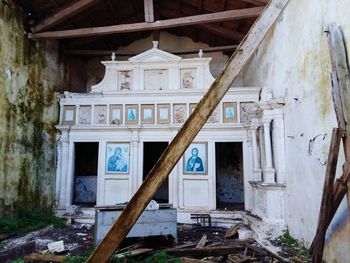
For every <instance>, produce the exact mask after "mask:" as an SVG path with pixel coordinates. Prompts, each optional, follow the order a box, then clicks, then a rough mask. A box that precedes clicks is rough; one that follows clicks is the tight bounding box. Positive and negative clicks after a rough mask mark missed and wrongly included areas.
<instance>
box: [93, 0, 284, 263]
mask: <svg viewBox="0 0 350 263" xmlns="http://www.w3.org/2000/svg"><path fill="white" fill-rule="evenodd" d="M287 3H288V0H271V2H270V4H269V5H268V6H267V8H266V9H265V11H264V12H263V13H262V15H261V16H260V18H258V19H257V21H256V23H255V24H254V25H253V26H252V27H251V29H250V33H249V34H248V35H247V36H246V38H245V39H244V40H243V42H242V43H241V44H240V45H239V47H238V48H237V50H236V51H235V53H234V54H233V55H232V57H231V58H230V59H229V61H228V63H227V64H226V66H225V69H224V70H223V72H222V73H221V75H220V76H219V78H218V79H217V80H216V81H214V83H213V84H212V85H211V87H210V88H209V90H208V92H207V93H206V94H205V95H204V97H203V98H202V99H201V100H200V102H199V103H198V105H197V107H196V108H195V110H194V111H193V113H192V114H191V115H190V117H189V118H188V119H187V121H186V122H185V123H184V125H183V126H182V128H181V129H180V131H179V132H178V134H177V135H176V136H175V138H174V139H173V141H172V142H171V143H170V144H169V146H168V147H167V148H166V150H165V151H164V153H163V154H162V156H161V157H160V159H159V160H158V161H157V163H156V164H155V166H154V167H153V168H152V170H151V171H150V172H149V174H148V176H147V177H146V179H145V180H144V181H143V183H142V185H141V186H140V188H139V189H138V191H137V192H136V194H135V195H134V196H133V197H132V198H131V200H130V202H129V203H128V205H127V206H126V207H125V209H124V210H123V212H122V213H121V215H120V216H119V218H118V219H117V220H116V222H115V223H114V224H113V226H112V227H111V229H110V230H109V231H108V233H107V234H106V236H105V237H104V239H103V240H102V242H101V243H100V244H99V245H98V246H97V247H96V249H95V250H94V252H93V253H92V254H91V256H90V257H89V259H88V260H87V262H89V263H97V262H98V263H103V262H107V260H108V259H109V258H110V257H111V255H112V254H113V252H114V251H115V250H116V249H117V248H118V246H119V245H120V244H121V242H122V241H123V239H124V238H125V236H126V235H127V234H128V232H129V231H130V229H131V228H132V226H133V225H134V224H135V222H136V221H137V219H138V218H139V216H140V215H141V213H142V212H143V210H144V209H145V208H146V206H147V205H148V203H149V202H150V201H151V199H152V198H153V196H154V195H155V193H156V192H157V190H158V189H159V188H160V186H161V185H162V184H163V182H164V181H165V179H166V178H167V176H168V175H169V174H170V172H171V171H172V170H173V168H174V167H175V165H176V164H177V162H178V161H179V160H180V158H181V157H182V156H183V154H184V152H185V150H186V149H187V147H188V146H189V145H190V144H191V143H192V141H193V139H194V138H195V137H196V136H197V134H198V132H199V131H200V130H201V128H202V127H203V125H204V124H205V123H206V121H207V119H208V118H209V116H210V115H211V113H212V112H213V111H214V110H215V108H216V107H217V105H218V104H219V102H220V101H221V99H222V98H223V97H224V95H225V94H226V92H227V91H228V89H229V88H230V86H231V84H232V82H233V81H234V80H235V79H236V78H237V77H238V75H239V74H240V72H241V71H242V69H243V68H244V66H245V65H246V63H247V62H248V61H249V60H250V58H251V57H252V56H253V55H254V53H255V51H256V49H257V47H258V46H259V44H260V43H261V41H262V40H263V39H264V37H265V36H266V34H267V32H268V31H269V30H270V28H271V27H272V25H273V24H274V23H275V21H276V20H277V18H278V17H279V16H280V14H281V12H282V10H283V9H284V8H285V7H286V5H287Z"/></svg>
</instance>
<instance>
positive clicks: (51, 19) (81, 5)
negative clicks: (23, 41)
mask: <svg viewBox="0 0 350 263" xmlns="http://www.w3.org/2000/svg"><path fill="white" fill-rule="evenodd" d="M99 1H101V0H80V1H76V2H75V3H73V4H71V5H69V6H67V7H65V8H63V9H62V10H60V11H58V12H57V13H55V14H51V15H50V16H48V17H47V18H45V19H44V20H43V21H41V22H39V23H38V24H37V25H34V26H33V27H31V30H32V32H33V33H37V32H40V31H43V30H46V29H49V28H52V27H54V26H55V25H57V24H59V23H61V22H63V21H65V20H67V19H69V18H71V17H72V16H74V15H76V14H78V13H80V12H82V11H84V10H85V9H86V8H88V7H90V6H92V5H94V4H96V3H97V2H99Z"/></svg>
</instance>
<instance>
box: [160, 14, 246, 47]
mask: <svg viewBox="0 0 350 263" xmlns="http://www.w3.org/2000/svg"><path fill="white" fill-rule="evenodd" d="M159 13H160V14H161V15H162V16H164V17H166V18H174V17H180V16H184V14H182V13H179V12H177V11H175V10H169V9H166V8H163V7H161V8H159ZM194 27H196V28H198V29H201V30H204V31H207V32H210V33H212V34H215V35H217V36H220V37H223V38H227V39H231V40H235V41H238V42H240V41H241V40H242V39H243V38H244V36H245V34H243V33H240V32H237V31H233V30H231V29H228V28H225V27H222V26H218V25H215V24H197V25H194Z"/></svg>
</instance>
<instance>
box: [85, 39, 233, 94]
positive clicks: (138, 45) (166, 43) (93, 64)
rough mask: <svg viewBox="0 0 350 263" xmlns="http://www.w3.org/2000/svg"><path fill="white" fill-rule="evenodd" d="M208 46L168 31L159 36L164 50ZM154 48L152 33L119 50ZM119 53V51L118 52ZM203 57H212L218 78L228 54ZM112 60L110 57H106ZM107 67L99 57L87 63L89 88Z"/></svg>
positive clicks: (193, 55)
mask: <svg viewBox="0 0 350 263" xmlns="http://www.w3.org/2000/svg"><path fill="white" fill-rule="evenodd" d="M203 47H208V45H206V44H204V43H201V42H193V40H192V39H190V38H188V37H178V36H175V35H172V34H169V33H167V32H160V36H159V48H160V49H163V50H181V49H190V48H203ZM150 48H152V34H151V35H150V36H149V37H147V38H145V39H140V40H137V41H135V42H133V43H131V44H130V45H128V46H126V47H121V48H119V49H118V51H130V50H136V51H137V50H146V49H150ZM117 53H118V52H117ZM180 56H181V57H183V58H193V57H198V55H197V54H188V55H180ZM203 57H211V58H212V60H211V62H210V71H211V73H212V75H213V76H214V77H215V78H216V77H218V76H219V74H220V73H221V71H222V70H223V68H224V66H225V64H226V61H227V60H228V56H226V55H224V54H223V53H222V52H211V53H207V54H206V53H204V55H203ZM106 59H107V60H110V59H111V58H110V57H107V58H106ZM126 59H128V58H127V57H118V54H117V60H126ZM104 72H105V68H104V66H103V65H101V61H100V60H98V59H91V60H89V62H88V64H87V75H88V80H87V90H88V91H90V88H91V85H95V84H96V83H99V82H100V81H101V80H102V78H103V75H104Z"/></svg>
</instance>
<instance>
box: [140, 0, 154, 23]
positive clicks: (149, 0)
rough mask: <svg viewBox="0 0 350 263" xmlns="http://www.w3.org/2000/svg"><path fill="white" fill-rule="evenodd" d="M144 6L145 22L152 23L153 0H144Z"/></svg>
mask: <svg viewBox="0 0 350 263" xmlns="http://www.w3.org/2000/svg"><path fill="white" fill-rule="evenodd" d="M143 3H144V6H145V22H148V23H153V22H154V11H153V10H154V8H153V0H144V2H143Z"/></svg>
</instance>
